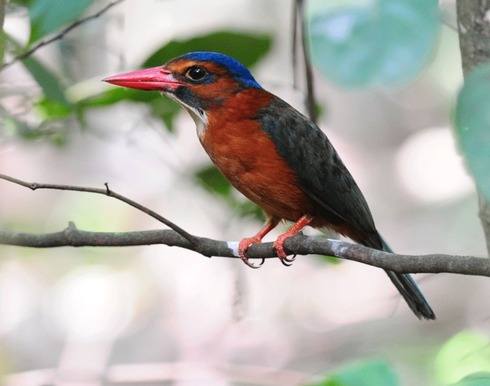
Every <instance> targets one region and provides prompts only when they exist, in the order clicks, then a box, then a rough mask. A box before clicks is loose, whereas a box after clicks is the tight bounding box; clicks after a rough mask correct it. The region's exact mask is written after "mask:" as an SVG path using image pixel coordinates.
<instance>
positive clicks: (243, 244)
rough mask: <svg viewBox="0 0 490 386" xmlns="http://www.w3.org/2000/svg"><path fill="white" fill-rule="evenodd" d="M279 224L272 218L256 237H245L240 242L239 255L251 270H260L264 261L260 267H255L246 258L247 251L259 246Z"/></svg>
mask: <svg viewBox="0 0 490 386" xmlns="http://www.w3.org/2000/svg"><path fill="white" fill-rule="evenodd" d="M278 223H279V220H278V219H277V218H274V217H271V218H269V220H268V221H267V222H266V224H265V225H264V226H263V227H262V228H261V229H260V230H259V231H258V232H257V234H256V235H255V236H252V237H245V238H243V239H241V240H240V243H239V244H238V255H239V256H240V259H242V261H243V262H244V263H245V264H247V265H248V266H249V267H250V268H259V267H260V266H261V265H262V264H263V263H264V261H263V260H262V263H260V264H259V265H254V264H252V263H251V262H250V261H249V259H248V257H247V256H246V253H247V249H248V248H249V247H250V246H251V245H252V244H257V243H260V242H261V241H262V239H263V238H264V236H265V235H266V234H267V233H269V232H270V231H271V230H273V229H274V228H275V227H276V225H277V224H278Z"/></svg>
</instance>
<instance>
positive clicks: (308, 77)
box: [296, 0, 318, 123]
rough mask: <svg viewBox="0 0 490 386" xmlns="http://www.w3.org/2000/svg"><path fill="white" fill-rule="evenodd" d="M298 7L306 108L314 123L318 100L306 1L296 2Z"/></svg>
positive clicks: (316, 115)
mask: <svg viewBox="0 0 490 386" xmlns="http://www.w3.org/2000/svg"><path fill="white" fill-rule="evenodd" d="M296 7H297V12H298V17H299V22H300V26H301V48H302V53H303V65H304V69H305V81H306V107H307V109H308V116H309V117H310V119H311V120H312V121H313V122H314V123H317V122H318V114H317V111H316V98H315V89H314V85H313V69H312V66H311V59H310V50H309V45H308V25H307V20H306V15H305V2H304V0H296Z"/></svg>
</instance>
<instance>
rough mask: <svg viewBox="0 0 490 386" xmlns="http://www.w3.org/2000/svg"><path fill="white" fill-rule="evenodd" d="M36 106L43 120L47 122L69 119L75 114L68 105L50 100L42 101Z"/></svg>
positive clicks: (44, 99) (43, 99)
mask: <svg viewBox="0 0 490 386" xmlns="http://www.w3.org/2000/svg"><path fill="white" fill-rule="evenodd" d="M35 106H36V110H37V112H38V113H39V115H40V116H41V118H43V119H45V120H54V119H63V118H68V117H69V116H70V115H71V113H72V112H73V109H71V108H70V107H68V106H67V105H66V104H63V103H59V102H57V101H54V100H51V99H48V98H42V99H40V100H39V101H37V102H36V104H35Z"/></svg>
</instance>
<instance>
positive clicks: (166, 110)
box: [150, 96, 180, 132]
mask: <svg viewBox="0 0 490 386" xmlns="http://www.w3.org/2000/svg"><path fill="white" fill-rule="evenodd" d="M150 106H151V111H152V113H153V115H154V116H155V117H158V118H160V119H161V120H162V121H163V123H164V124H165V126H166V127H167V129H168V130H169V131H170V132H174V118H175V117H176V116H177V114H178V113H179V112H180V106H179V104H178V103H177V102H174V101H173V100H171V99H168V98H162V97H161V96H159V98H156V99H153V100H152V101H151V103H150Z"/></svg>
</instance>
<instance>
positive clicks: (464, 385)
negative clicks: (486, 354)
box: [454, 373, 490, 386]
mask: <svg viewBox="0 0 490 386" xmlns="http://www.w3.org/2000/svg"><path fill="white" fill-rule="evenodd" d="M454 386H490V373H476V374H472V375H470V376H468V377H465V378H464V379H462V380H461V381H459V382H458V383H456V384H454Z"/></svg>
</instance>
